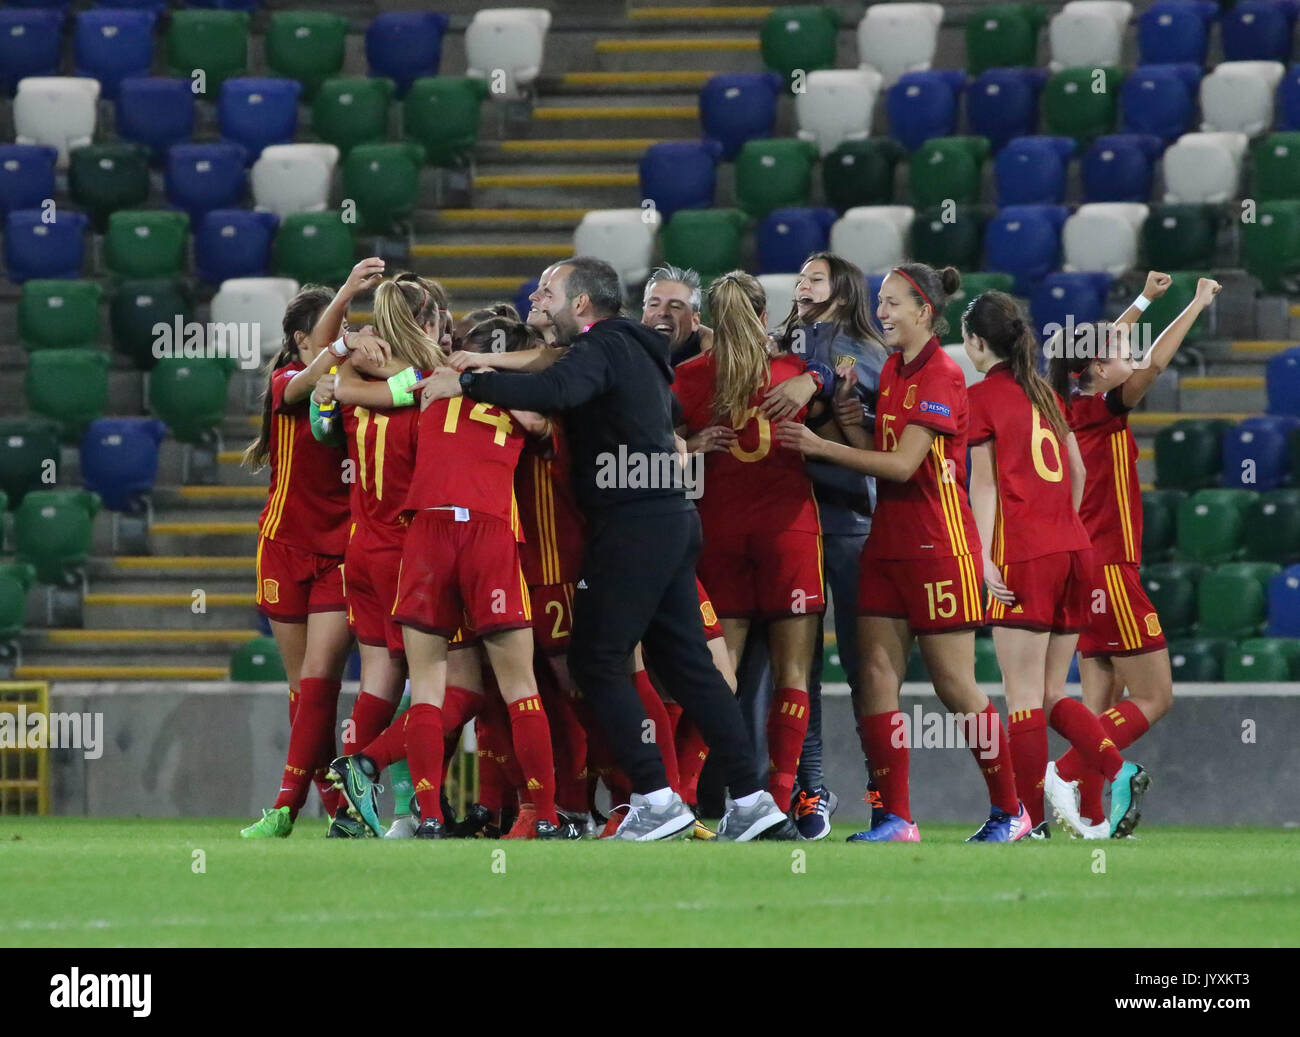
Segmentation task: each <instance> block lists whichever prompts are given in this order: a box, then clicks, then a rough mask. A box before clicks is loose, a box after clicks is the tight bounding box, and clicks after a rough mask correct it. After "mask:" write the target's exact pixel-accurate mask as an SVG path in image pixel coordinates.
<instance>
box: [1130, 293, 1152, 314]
mask: <svg viewBox="0 0 1300 1037" xmlns="http://www.w3.org/2000/svg"><path fill="white" fill-rule="evenodd" d="M1133 305H1134V306H1136V307H1137V310H1138V312H1139V313H1145V312H1146V308H1147V307H1148V306H1150V305H1151V300H1150V299H1148V298H1147V297H1146V296H1145V295H1139V296H1138V297H1137V298H1136V299H1134V300H1133Z"/></svg>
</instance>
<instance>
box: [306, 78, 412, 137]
mask: <svg viewBox="0 0 1300 1037" xmlns="http://www.w3.org/2000/svg"><path fill="white" fill-rule="evenodd" d="M395 90H396V86H395V85H394V83H393V81H392V80H391V79H383V78H375V79H370V78H368V77H366V76H349V77H342V78H337V79H327V80H325V82H324V83H322V84H321V88H320V90H319V91H317V93H316V100H315V103H314V104H313V105H312V109H311V111H312V115H311V126H312V129H313V130H315V131H316V135H317V136H318V137H320V139H321V140H323V141H325V142H327V143H329V144H333V145H334V146H335V147H336V148H338V149H339V154H340V155H343V156H346V155H347V153H348V152H349V151H351V150H352V149H353V148H354V147H356V146H357V145H358V144H374V143H378V142H380V141H382V140H384V139H385V138H386V137H387V136H388V106H389V104H390V103H391V102H392V100H393V93H394V91H395Z"/></svg>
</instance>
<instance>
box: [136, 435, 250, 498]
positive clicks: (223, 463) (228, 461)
mask: <svg viewBox="0 0 1300 1037" xmlns="http://www.w3.org/2000/svg"><path fill="white" fill-rule="evenodd" d="M259 420H260V418H259ZM254 435H256V430H253V429H250V428H248V427H246V426H245V427H241V429H240V438H239V439H237V440H233V442H247V441H249V440H251V439H252V438H253V436H254ZM226 442H227V443H231V442H232V440H231V439H227V440H226ZM243 457H244V451H243V448H242V447H241V448H239V449H234V448H228V449H226V450H222V451H221V452H220V453H218V454H217V464H218V466H219V468H220V472H221V483H222V485H223V486H257V487H259V488H260V489H261V490H262V494H263V499H265V495H266V490H267V487H268V486H269V485H270V480H271V475H270V469H269V468H264V469H262V470H261V471H260V472H250V471H249V470H248V469H247V468H245V467H244V465H243ZM158 474H159V477H160V478H161V476H162V470H161V466H160V468H159V473H158ZM174 481H175V482H180V462H179V460H178V461H177V464H176V474H175V477H174Z"/></svg>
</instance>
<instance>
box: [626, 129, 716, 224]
mask: <svg viewBox="0 0 1300 1037" xmlns="http://www.w3.org/2000/svg"><path fill="white" fill-rule="evenodd" d="M721 154H722V145H721V144H719V143H718V142H717V141H710V140H701V141H693V140H689V141H687V140H682V141H676V140H671V141H661V142H660V143H658V144H652V145H650V147H648V148H646V151H645V154H644V155H642V156H641V162H640V166H639V172H640V174H641V197H642V198H649V199H651V200H652V201H653V202H654V203H655V207H656V208H657V209H658V210H659V215H660V216H661V217H662V218H663V220H664V222H667V221H668V220H669V219H671V218H672V215H673V213H675V212H676V211H677V210H678V209H708V208H710V207H711V206H712V205H713V195H714V192H715V191H716V190H717V186H718V158H719V156H720V155H721Z"/></svg>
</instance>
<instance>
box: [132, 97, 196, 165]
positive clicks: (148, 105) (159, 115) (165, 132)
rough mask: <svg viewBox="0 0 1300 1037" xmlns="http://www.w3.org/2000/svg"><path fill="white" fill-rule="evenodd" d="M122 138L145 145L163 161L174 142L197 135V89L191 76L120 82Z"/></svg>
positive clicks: (154, 155)
mask: <svg viewBox="0 0 1300 1037" xmlns="http://www.w3.org/2000/svg"><path fill="white" fill-rule="evenodd" d="M116 129H117V133H118V136H119V137H123V138H125V139H126V140H133V141H136V142H137V143H139V144H144V145H145V146H147V147H148V148H149V149H150V150H151V151H152V152H153V157H154V161H155V162H157V161H161V160H162V159H163V157H164V156H165V155H166V154H167V149H168V148H169V147H171V146H172V145H173V144H181V143H184V142H185V141H188V140H189V139H190V137H192V136H193V135H194V91H193V90H192V89H191V88H190V81H189V80H188V79H167V78H164V77H148V76H141V77H137V78H131V79H124V80H122V82H121V83H119V84H118V93H117V123H116Z"/></svg>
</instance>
